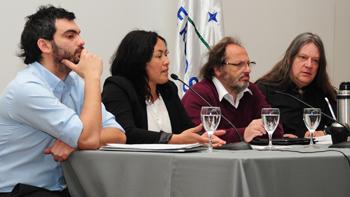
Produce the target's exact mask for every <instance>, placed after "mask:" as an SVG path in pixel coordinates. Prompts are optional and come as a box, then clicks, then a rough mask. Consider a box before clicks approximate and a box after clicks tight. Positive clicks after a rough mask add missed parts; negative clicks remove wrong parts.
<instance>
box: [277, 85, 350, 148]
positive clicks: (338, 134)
mask: <svg viewBox="0 0 350 197" xmlns="http://www.w3.org/2000/svg"><path fill="white" fill-rule="evenodd" d="M272 92H274V93H276V94H282V95H285V96H288V97H290V98H293V99H294V100H296V101H298V102H300V103H302V104H304V105H306V106H308V107H311V108H315V107H313V106H312V105H310V104H308V103H306V102H305V101H303V100H301V99H299V98H297V97H295V96H293V95H291V94H289V93H286V92H283V91H279V90H273V91H272ZM321 114H322V115H323V116H325V117H326V118H328V119H330V120H332V121H334V122H336V123H338V124H339V125H341V126H342V127H343V128H344V129H345V130H340V131H338V132H335V131H334V130H332V126H331V129H330V133H331V136H332V140H333V139H334V140H336V139H338V138H344V134H345V133H344V131H346V136H345V137H346V139H347V135H348V134H349V133H350V128H349V127H347V126H346V125H344V124H343V123H341V122H339V121H338V120H337V119H335V118H332V117H331V116H329V115H328V114H326V113H324V112H322V111H321ZM333 143H335V142H333ZM329 147H330V148H350V142H342V143H337V144H333V145H331V146H329Z"/></svg>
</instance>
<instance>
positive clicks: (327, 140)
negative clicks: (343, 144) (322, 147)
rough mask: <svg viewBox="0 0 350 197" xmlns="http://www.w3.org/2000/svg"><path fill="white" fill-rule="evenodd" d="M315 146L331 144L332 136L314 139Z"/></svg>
mask: <svg viewBox="0 0 350 197" xmlns="http://www.w3.org/2000/svg"><path fill="white" fill-rule="evenodd" d="M315 141H316V144H332V136H331V135H324V136H320V137H315Z"/></svg>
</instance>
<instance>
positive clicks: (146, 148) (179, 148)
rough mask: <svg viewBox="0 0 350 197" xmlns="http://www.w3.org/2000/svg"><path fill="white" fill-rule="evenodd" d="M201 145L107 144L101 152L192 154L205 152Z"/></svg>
mask: <svg viewBox="0 0 350 197" xmlns="http://www.w3.org/2000/svg"><path fill="white" fill-rule="evenodd" d="M205 148H206V147H205V146H203V145H201V144H198V143H196V144H107V145H106V146H103V147H101V148H100V150H118V151H140V152H191V151H198V150H203V149H205Z"/></svg>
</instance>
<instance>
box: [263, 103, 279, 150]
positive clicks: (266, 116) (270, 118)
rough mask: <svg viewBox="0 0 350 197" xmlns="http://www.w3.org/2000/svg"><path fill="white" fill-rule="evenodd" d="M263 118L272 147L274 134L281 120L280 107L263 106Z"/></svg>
mask: <svg viewBox="0 0 350 197" xmlns="http://www.w3.org/2000/svg"><path fill="white" fill-rule="evenodd" d="M261 118H262V120H263V123H264V128H265V130H266V132H267V134H268V136H269V145H268V147H267V148H268V149H270V150H271V149H272V134H273V132H275V129H276V127H277V125H278V122H279V121H280V110H279V109H278V108H262V109H261Z"/></svg>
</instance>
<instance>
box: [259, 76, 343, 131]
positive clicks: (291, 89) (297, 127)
mask: <svg viewBox="0 0 350 197" xmlns="http://www.w3.org/2000/svg"><path fill="white" fill-rule="evenodd" d="M257 85H258V86H259V88H260V89H261V91H262V92H263V93H264V94H265V96H266V98H267V100H268V102H269V103H270V104H271V106H272V107H277V108H279V109H280V122H281V123H282V124H283V128H284V132H285V133H291V134H294V135H297V136H298V137H304V135H305V132H306V131H307V128H306V126H305V124H304V121H303V109H304V108H307V107H308V106H306V105H304V104H303V103H301V102H299V101H297V100H296V99H293V98H291V97H290V96H287V95H284V94H278V93H276V92H275V91H276V90H278V91H282V92H284V93H287V94H290V95H293V96H295V97H297V98H298V99H300V100H302V101H304V102H306V103H307V104H309V105H311V106H313V107H317V108H321V111H322V112H324V113H326V114H328V115H329V116H331V113H330V110H329V108H328V105H327V103H326V101H325V99H324V98H325V97H326V96H327V95H325V94H324V93H322V91H321V90H318V89H317V88H316V87H314V86H313V85H309V86H306V87H304V88H301V89H299V88H298V87H297V86H296V85H295V84H294V83H290V84H288V85H287V87H285V88H283V87H279V86H272V85H267V84H266V83H262V82H260V83H257ZM328 99H329V100H330V102H331V105H332V108H333V110H335V105H336V103H335V101H333V100H331V98H329V97H328ZM332 122H333V121H332V120H330V119H328V118H326V117H325V116H322V117H321V122H320V124H319V126H318V128H317V130H324V128H325V126H326V125H327V126H330V125H331V123H332Z"/></svg>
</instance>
